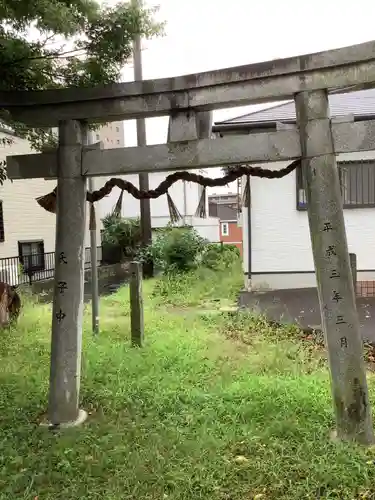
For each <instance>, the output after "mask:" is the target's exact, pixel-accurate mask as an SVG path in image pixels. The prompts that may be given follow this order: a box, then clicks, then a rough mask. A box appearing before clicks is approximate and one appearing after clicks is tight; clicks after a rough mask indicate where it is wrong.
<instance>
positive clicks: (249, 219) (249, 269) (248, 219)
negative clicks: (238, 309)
mask: <svg viewBox="0 0 375 500" xmlns="http://www.w3.org/2000/svg"><path fill="white" fill-rule="evenodd" d="M246 190H247V193H246V197H247V199H248V203H247V207H246V210H247V256H248V265H247V289H248V290H249V291H250V290H251V274H252V259H251V253H252V252H251V189H250V175H248V176H247V177H246Z"/></svg>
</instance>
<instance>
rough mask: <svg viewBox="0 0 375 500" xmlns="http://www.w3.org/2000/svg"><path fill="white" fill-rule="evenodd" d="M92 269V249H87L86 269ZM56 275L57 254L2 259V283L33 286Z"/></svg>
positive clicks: (99, 254)
mask: <svg viewBox="0 0 375 500" xmlns="http://www.w3.org/2000/svg"><path fill="white" fill-rule="evenodd" d="M97 254H98V264H99V265H100V263H101V261H102V247H98V248H97ZM90 267H91V253H90V248H85V269H89V268H90ZM54 275H55V252H46V253H35V254H31V255H23V256H17V257H6V258H4V259H0V281H4V282H5V283H8V284H10V285H22V284H31V283H34V282H36V281H44V280H48V279H51V278H53V277H54Z"/></svg>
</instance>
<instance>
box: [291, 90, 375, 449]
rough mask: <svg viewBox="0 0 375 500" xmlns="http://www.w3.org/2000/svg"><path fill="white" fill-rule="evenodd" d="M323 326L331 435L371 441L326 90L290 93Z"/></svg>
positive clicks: (361, 441)
mask: <svg viewBox="0 0 375 500" xmlns="http://www.w3.org/2000/svg"><path fill="white" fill-rule="evenodd" d="M295 103H296V111H297V121H298V125H299V130H300V139H301V150H302V158H303V161H302V167H303V168H304V170H305V175H306V177H305V179H306V190H307V201H308V217H309V225H310V235H311V242H312V250H313V255H314V264H315V273H316V279H317V286H318V294H319V302H320V311H321V318H322V326H323V330H324V334H325V342H326V347H327V350H328V360H329V367H330V375H331V387H332V394H333V404H334V409H335V415H336V435H337V437H338V438H339V439H342V440H351V441H356V442H359V443H362V444H371V443H373V441H374V434H373V426H372V418H371V407H370V404H369V399H368V391H367V382H366V370H365V363H364V358H363V342H362V339H361V335H360V330H359V321H358V315H357V309H356V303H355V296H354V287H353V280H352V276H351V269H350V263H349V254H348V245H347V239H346V233H345V222H344V215H343V203H342V198H341V189H340V180H339V175H338V170H337V166H336V157H335V152H334V144H333V138H332V132H331V121H330V116H329V104H328V95H327V92H326V91H323V90H319V91H313V92H305V91H304V92H301V93H299V94H297V95H296V97H295Z"/></svg>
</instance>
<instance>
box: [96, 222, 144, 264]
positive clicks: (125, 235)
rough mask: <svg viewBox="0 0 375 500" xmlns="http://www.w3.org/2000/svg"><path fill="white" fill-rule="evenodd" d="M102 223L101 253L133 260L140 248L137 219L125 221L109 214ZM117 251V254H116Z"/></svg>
mask: <svg viewBox="0 0 375 500" xmlns="http://www.w3.org/2000/svg"><path fill="white" fill-rule="evenodd" d="M102 222H103V227H104V230H103V251H106V253H112V254H118V253H119V254H120V257H127V258H133V257H134V256H135V255H136V254H137V252H138V251H139V248H140V246H141V242H142V239H141V236H142V233H141V224H140V220H139V218H134V219H125V218H123V217H119V216H117V215H115V214H109V215H107V216H106V217H104V219H103V220H102ZM116 250H119V252H116Z"/></svg>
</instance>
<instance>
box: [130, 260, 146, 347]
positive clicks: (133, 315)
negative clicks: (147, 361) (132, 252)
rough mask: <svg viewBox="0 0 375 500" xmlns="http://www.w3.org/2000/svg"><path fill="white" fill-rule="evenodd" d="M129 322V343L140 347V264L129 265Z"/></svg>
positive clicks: (141, 331) (141, 305)
mask: <svg viewBox="0 0 375 500" xmlns="http://www.w3.org/2000/svg"><path fill="white" fill-rule="evenodd" d="M129 288H130V322H131V343H132V346H134V347H142V346H143V341H144V317H143V297H142V265H141V263H140V262H135V261H134V262H131V263H130V286H129Z"/></svg>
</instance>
